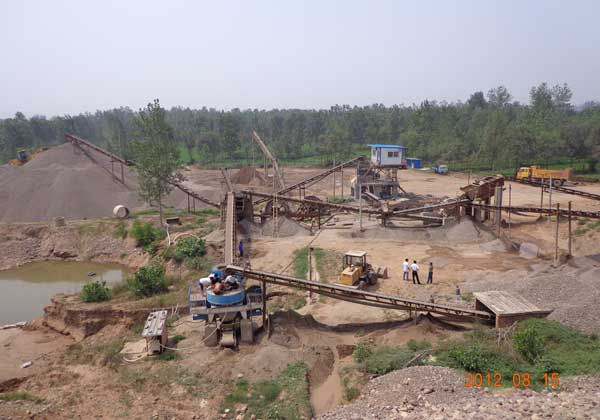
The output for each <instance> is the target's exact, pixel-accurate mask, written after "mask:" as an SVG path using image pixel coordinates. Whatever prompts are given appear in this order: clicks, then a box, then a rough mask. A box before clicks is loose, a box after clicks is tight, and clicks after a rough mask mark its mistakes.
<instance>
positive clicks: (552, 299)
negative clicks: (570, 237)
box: [461, 257, 600, 333]
mask: <svg viewBox="0 0 600 420" xmlns="http://www.w3.org/2000/svg"><path fill="white" fill-rule="evenodd" d="M599 279H600V263H599V262H598V261H596V260H594V259H593V258H588V257H579V258H575V259H573V260H571V261H570V262H569V264H565V265H562V266H560V267H558V268H553V267H551V266H549V265H543V266H540V267H538V268H537V269H536V270H535V271H534V272H533V273H531V274H530V275H529V276H527V277H523V276H521V275H519V274H518V273H515V274H512V273H510V272H509V273H502V274H498V275H494V276H489V277H488V278H487V279H485V280H481V281H477V282H469V283H464V284H462V285H461V289H462V290H463V291H465V292H480V291H488V290H506V291H509V292H511V293H513V294H515V295H517V296H523V297H524V298H526V299H528V300H530V301H531V302H533V303H535V304H536V305H537V306H539V307H540V308H545V309H554V312H552V313H551V314H550V316H549V317H548V318H549V319H555V320H557V321H560V322H562V323H564V324H567V325H569V326H572V327H575V328H579V329H581V330H583V331H586V332H589V333H591V332H598V331H600V318H599V317H598V302H599V301H600V280H599Z"/></svg>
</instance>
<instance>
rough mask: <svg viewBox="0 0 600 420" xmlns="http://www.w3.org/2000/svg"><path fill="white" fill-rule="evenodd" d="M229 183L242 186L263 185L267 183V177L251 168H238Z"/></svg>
mask: <svg viewBox="0 0 600 420" xmlns="http://www.w3.org/2000/svg"><path fill="white" fill-rule="evenodd" d="M231 182H232V183H234V184H242V185H265V184H267V183H268V180H267V177H266V176H265V175H264V174H263V173H262V172H260V171H258V170H257V169H256V168H255V167H253V166H245V167H243V168H240V169H239V170H238V171H237V172H236V173H235V174H233V176H232V177H231Z"/></svg>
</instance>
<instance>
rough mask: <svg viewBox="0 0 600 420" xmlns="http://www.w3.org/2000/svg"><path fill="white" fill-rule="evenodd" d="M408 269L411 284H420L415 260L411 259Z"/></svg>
mask: <svg viewBox="0 0 600 420" xmlns="http://www.w3.org/2000/svg"><path fill="white" fill-rule="evenodd" d="M410 269H411V270H412V281H413V284H421V282H420V281H419V265H418V264H417V260H413V263H412V264H411V265H410Z"/></svg>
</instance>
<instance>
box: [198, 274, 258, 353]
mask: <svg viewBox="0 0 600 420" xmlns="http://www.w3.org/2000/svg"><path fill="white" fill-rule="evenodd" d="M223 283H224V284H227V283H229V284H234V287H232V288H230V289H229V290H222V291H221V290H218V291H217V288H212V287H208V288H205V289H204V290H203V291H202V290H198V289H196V288H195V286H191V287H190V291H189V307H190V314H191V315H192V319H193V320H194V321H198V320H205V321H206V326H205V328H204V339H203V341H204V344H205V345H206V346H209V347H214V346H216V345H218V344H221V346H222V347H237V345H238V342H240V341H241V342H242V343H253V342H254V334H255V331H256V323H255V322H253V320H252V319H253V317H256V316H262V314H263V291H262V288H261V287H260V286H258V285H253V286H250V287H248V288H246V287H245V286H246V280H245V279H244V278H243V276H241V275H240V274H236V275H234V276H228V277H227V279H226V280H224V281H223ZM224 289H225V288H224Z"/></svg>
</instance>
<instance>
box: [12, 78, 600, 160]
mask: <svg viewBox="0 0 600 420" xmlns="http://www.w3.org/2000/svg"><path fill="white" fill-rule="evenodd" d="M571 98H572V91H571V89H570V88H569V86H568V85H566V84H563V85H555V86H548V85H547V84H546V83H542V84H540V85H538V86H534V87H532V88H531V91H530V95H529V103H527V104H523V103H519V102H517V101H514V100H513V97H512V95H511V94H510V93H509V91H508V90H507V89H506V88H505V87H504V86H500V87H497V88H493V89H490V90H489V91H488V92H486V93H484V92H481V91H479V92H474V93H473V94H472V95H470V97H469V98H468V99H467V100H466V101H464V102H462V101H458V102H452V103H449V102H445V101H435V100H425V101H423V102H422V103H420V104H413V105H410V106H405V105H394V106H384V105H381V104H374V105H370V106H360V107H359V106H349V105H335V106H332V107H331V108H329V109H322V110H303V109H273V110H258V109H247V110H240V109H232V110H230V111H222V110H217V109H213V108H206V107H204V108H201V109H190V108H182V107H175V108H171V109H169V110H166V113H165V118H166V121H167V123H168V125H169V126H170V127H171V128H172V131H173V136H172V141H174V142H176V143H177V145H178V147H179V149H180V153H181V156H182V159H184V160H186V161H190V160H191V161H194V162H196V163H199V164H202V165H205V166H220V165H242V164H252V163H255V164H257V165H258V164H260V163H261V162H262V159H263V158H262V155H260V152H259V151H258V149H257V148H256V147H255V146H254V145H253V143H252V141H251V137H250V132H251V130H256V131H257V132H258V133H259V134H260V135H261V137H262V138H263V139H264V140H265V141H266V142H267V143H268V145H269V147H270V148H271V149H272V151H273V152H274V154H275V155H276V156H277V157H278V159H280V160H283V161H284V162H292V161H301V162H306V163H307V164H311V163H312V164H315V163H329V162H330V161H332V160H334V159H335V160H337V161H340V160H342V159H346V158H350V157H352V156H356V155H357V154H359V153H365V152H367V149H366V144H368V143H391V144H401V145H404V146H406V147H408V155H409V156H415V157H419V158H422V159H423V160H424V161H426V162H430V163H433V162H463V163H464V162H468V163H471V164H474V165H475V164H485V165H487V166H489V169H499V168H507V167H516V166H518V165H520V164H527V163H539V164H548V163H551V162H555V161H557V160H565V159H567V160H568V159H570V160H575V159H577V160H586V162H588V163H589V169H590V170H594V169H595V165H596V162H597V161H598V159H599V158H600V102H590V103H586V104H584V105H582V106H578V107H575V106H574V105H573V104H572V103H571ZM138 116H139V112H136V111H133V110H131V109H130V108H118V109H112V110H108V111H97V112H95V113H93V114H92V113H85V114H79V115H74V116H70V115H66V116H57V117H52V118H46V117H44V116H32V117H30V118H27V117H26V116H25V115H23V114H22V113H20V112H17V113H16V114H15V116H14V118H8V119H4V120H0V163H4V162H6V161H8V160H10V159H12V158H14V157H15V155H16V151H17V150H18V149H21V148H29V149H36V148H38V147H42V146H52V145H56V144H60V143H62V142H63V141H64V140H63V136H64V133H74V134H76V135H78V136H80V137H83V138H85V139H87V140H90V141H91V142H93V143H95V144H98V145H100V146H102V147H105V148H107V149H109V150H111V151H113V152H115V153H117V154H119V155H122V156H124V157H125V158H133V157H134V156H133V153H134V152H133V148H132V144H133V143H134V141H135V140H136V135H137V134H136V129H135V121H136V118H137V117H138Z"/></svg>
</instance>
